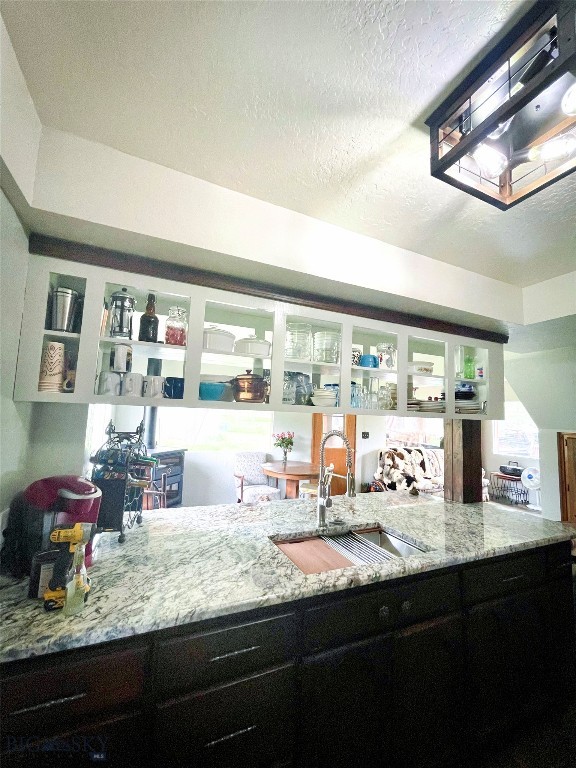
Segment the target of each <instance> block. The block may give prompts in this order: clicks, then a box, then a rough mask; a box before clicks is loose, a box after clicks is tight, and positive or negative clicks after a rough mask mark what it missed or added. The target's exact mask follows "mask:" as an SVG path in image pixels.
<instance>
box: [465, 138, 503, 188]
mask: <svg viewBox="0 0 576 768" xmlns="http://www.w3.org/2000/svg"><path fill="white" fill-rule="evenodd" d="M472 157H473V158H474V160H475V161H476V164H477V165H478V168H479V170H480V173H481V174H482V176H484V178H485V179H496V178H498V176H500V174H501V173H503V172H504V171H505V170H506V168H507V167H508V158H507V157H506V155H504V154H503V153H502V152H499V151H498V150H497V149H494V147H489V146H488V145H487V144H480V145H479V146H478V148H477V149H475V150H474V152H473V153H472Z"/></svg>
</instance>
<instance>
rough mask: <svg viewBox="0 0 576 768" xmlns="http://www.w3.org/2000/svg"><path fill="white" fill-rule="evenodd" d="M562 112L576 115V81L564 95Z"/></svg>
mask: <svg viewBox="0 0 576 768" xmlns="http://www.w3.org/2000/svg"><path fill="white" fill-rule="evenodd" d="M561 107H562V112H564V114H565V115H570V116H571V117H572V115H576V83H574V85H571V86H570V88H568V90H567V91H566V93H565V94H564V96H563V97H562V104H561Z"/></svg>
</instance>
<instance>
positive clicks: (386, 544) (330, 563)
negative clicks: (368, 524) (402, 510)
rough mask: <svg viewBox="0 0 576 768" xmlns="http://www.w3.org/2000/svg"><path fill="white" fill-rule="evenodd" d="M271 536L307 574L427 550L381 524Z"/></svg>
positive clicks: (366, 563) (403, 556)
mask: <svg viewBox="0 0 576 768" xmlns="http://www.w3.org/2000/svg"><path fill="white" fill-rule="evenodd" d="M272 540H273V543H274V544H275V545H276V546H277V547H278V548H279V549H280V550H281V551H282V552H283V553H284V554H285V555H286V557H288V558H289V559H290V560H292V562H293V563H294V565H296V566H297V567H298V568H299V569H300V570H301V571H302V572H303V573H306V574H308V573H322V572H324V571H332V570H336V569H338V568H347V567H349V566H351V565H369V564H373V563H384V562H388V561H390V560H395V559H396V558H405V557H413V556H414V555H419V554H422V553H423V552H427V551H428V549H427V548H425V547H419V546H417V545H415V544H411V543H410V542H408V541H406V540H405V539H403V538H401V537H400V536H396V535H395V534H392V533H388V532H387V531H385V530H383V529H382V528H365V529H361V530H357V531H350V530H346V528H345V527H342V528H340V530H337V531H336V530H335V531H333V532H331V533H327V534H325V535H321V534H320V535H312V536H303V537H301V538H300V537H298V538H293V539H290V538H288V539H280V538H273V539H272Z"/></svg>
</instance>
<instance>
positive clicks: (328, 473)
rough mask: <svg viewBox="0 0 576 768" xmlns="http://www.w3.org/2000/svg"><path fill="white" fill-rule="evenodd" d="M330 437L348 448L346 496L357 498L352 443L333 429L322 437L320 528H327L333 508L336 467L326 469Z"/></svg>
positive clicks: (319, 503)
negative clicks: (326, 452)
mask: <svg viewBox="0 0 576 768" xmlns="http://www.w3.org/2000/svg"><path fill="white" fill-rule="evenodd" d="M330 437H339V438H340V439H341V440H342V442H343V443H344V445H345V446H346V496H350V497H353V496H356V490H355V486H356V481H355V480H354V474H353V472H352V449H351V448H350V443H349V442H348V438H347V437H346V435H345V434H344V432H340V430H339V429H333V430H332V431H330V432H326V434H325V435H322V441H321V442H320V477H319V480H318V504H317V510H318V528H320V529H323V528H326V510H327V509H329V508H330V507H331V506H332V499H331V498H330V485H331V483H332V477H333V476H334V465H333V464H330V465H329V466H328V467H326V458H325V455H324V446H325V445H326V441H327V440H328V438H330ZM336 477H342V475H336Z"/></svg>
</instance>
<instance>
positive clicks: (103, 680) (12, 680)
mask: <svg viewBox="0 0 576 768" xmlns="http://www.w3.org/2000/svg"><path fill="white" fill-rule="evenodd" d="M146 658H147V649H146V648H141V649H134V650H128V651H118V652H116V653H105V654H98V655H95V656H93V657H92V658H90V659H87V660H85V661H79V662H75V661H74V660H73V658H72V657H68V662H67V663H64V662H56V663H55V664H54V666H53V667H51V668H50V667H49V668H47V669H43V670H42V671H37V672H30V673H24V674H20V675H15V676H13V677H7V678H6V679H4V680H3V681H2V683H1V689H2V703H1V712H2V722H3V730H4V733H9V734H19V735H33V736H38V735H42V734H45V733H46V732H47V731H48V730H50V731H52V732H53V730H54V727H55V724H57V723H64V722H66V723H67V724H70V723H73V722H76V721H78V720H80V719H81V718H83V716H84V715H87V714H94V713H97V712H102V711H105V710H108V709H109V710H112V709H118V708H120V707H121V706H122V705H124V704H127V703H128V702H132V701H136V700H137V699H138V698H139V697H140V696H141V694H142V691H143V687H144V669H145V665H146Z"/></svg>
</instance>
